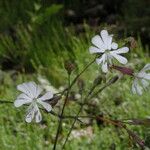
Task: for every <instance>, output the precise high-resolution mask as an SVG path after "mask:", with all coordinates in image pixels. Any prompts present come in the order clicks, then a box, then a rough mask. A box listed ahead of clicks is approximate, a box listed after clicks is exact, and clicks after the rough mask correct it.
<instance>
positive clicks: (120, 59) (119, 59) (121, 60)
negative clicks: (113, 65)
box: [111, 52, 128, 64]
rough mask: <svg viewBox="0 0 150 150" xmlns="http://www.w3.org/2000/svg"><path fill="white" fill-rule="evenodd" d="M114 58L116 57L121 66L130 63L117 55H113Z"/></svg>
mask: <svg viewBox="0 0 150 150" xmlns="http://www.w3.org/2000/svg"><path fill="white" fill-rule="evenodd" d="M111 55H112V56H114V57H115V58H116V59H117V60H118V61H119V62H120V63H121V64H126V63H127V62H128V60H127V59H126V58H125V57H123V56H121V55H118V54H115V53H113V52H112V53H111Z"/></svg>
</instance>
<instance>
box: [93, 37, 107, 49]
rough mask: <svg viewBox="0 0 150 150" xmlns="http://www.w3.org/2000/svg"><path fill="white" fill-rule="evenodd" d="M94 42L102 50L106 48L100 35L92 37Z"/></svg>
mask: <svg viewBox="0 0 150 150" xmlns="http://www.w3.org/2000/svg"><path fill="white" fill-rule="evenodd" d="M92 43H93V44H94V45H95V46H96V47H98V48H99V49H101V50H105V47H104V43H103V41H102V39H101V37H100V36H99V35H96V36H94V37H93V38H92Z"/></svg>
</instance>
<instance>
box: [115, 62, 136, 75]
mask: <svg viewBox="0 0 150 150" xmlns="http://www.w3.org/2000/svg"><path fill="white" fill-rule="evenodd" d="M112 68H113V69H115V70H118V71H120V72H121V73H123V74H126V75H129V76H133V73H134V71H133V70H132V69H130V68H127V67H121V66H115V65H113V66H112Z"/></svg>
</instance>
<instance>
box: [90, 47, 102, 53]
mask: <svg viewBox="0 0 150 150" xmlns="http://www.w3.org/2000/svg"><path fill="white" fill-rule="evenodd" d="M89 51H90V53H91V54H93V53H104V50H102V49H99V48H97V47H94V46H91V47H90V48H89Z"/></svg>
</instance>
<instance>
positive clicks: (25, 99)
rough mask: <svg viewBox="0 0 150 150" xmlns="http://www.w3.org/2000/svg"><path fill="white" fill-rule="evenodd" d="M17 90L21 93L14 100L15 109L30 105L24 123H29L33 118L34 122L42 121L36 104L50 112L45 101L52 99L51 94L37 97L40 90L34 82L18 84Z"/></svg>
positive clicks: (49, 106)
mask: <svg viewBox="0 0 150 150" xmlns="http://www.w3.org/2000/svg"><path fill="white" fill-rule="evenodd" d="M17 89H18V90H19V91H21V92H23V93H22V94H20V95H19V96H18V97H17V99H16V100H15V102H14V105H15V107H20V106H22V105H24V104H30V105H29V107H28V109H27V115H26V118H25V120H26V122H28V123H30V122H31V121H32V119H33V118H34V117H35V121H36V122H40V121H41V120H42V115H41V113H40V110H39V108H38V104H40V105H41V106H43V107H44V108H45V109H46V110H47V111H48V112H50V111H51V109H52V107H51V105H50V104H48V103H47V102H45V100H49V99H51V98H52V97H53V94H52V93H51V92H47V93H45V94H44V95H43V96H41V97H39V95H40V94H41V92H42V89H41V88H40V86H39V85H37V84H36V83H35V82H28V83H23V84H20V85H18V86H17Z"/></svg>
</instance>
